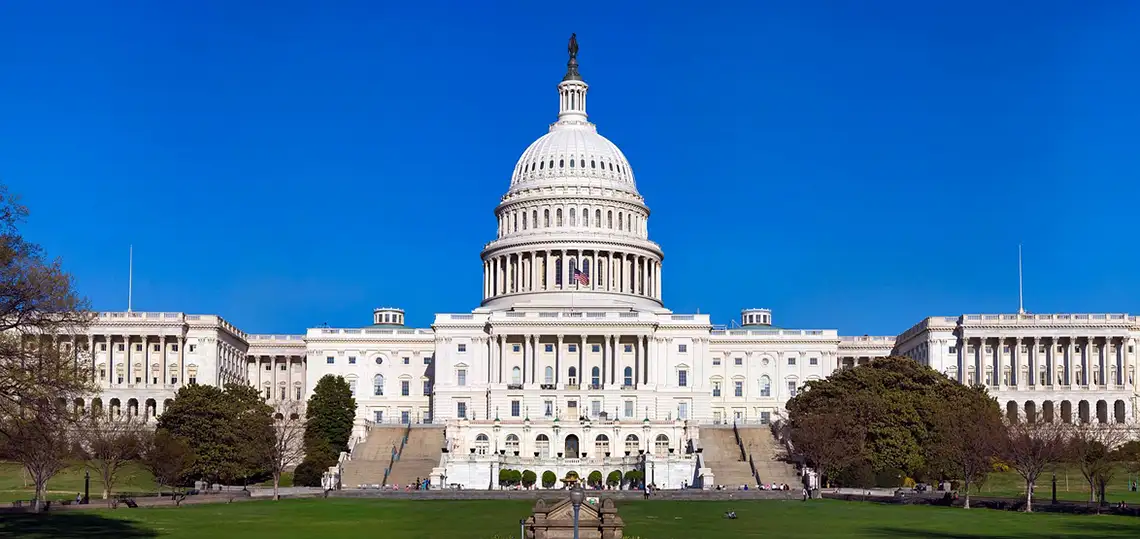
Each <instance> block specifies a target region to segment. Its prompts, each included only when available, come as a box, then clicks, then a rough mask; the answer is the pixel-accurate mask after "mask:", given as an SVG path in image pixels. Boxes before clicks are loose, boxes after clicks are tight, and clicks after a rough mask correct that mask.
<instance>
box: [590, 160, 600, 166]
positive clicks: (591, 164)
mask: <svg viewBox="0 0 1140 539" xmlns="http://www.w3.org/2000/svg"><path fill="white" fill-rule="evenodd" d="M590 168H598V167H596V166H594V160H593V159H591V160H590Z"/></svg>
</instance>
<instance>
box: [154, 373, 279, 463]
mask: <svg viewBox="0 0 1140 539" xmlns="http://www.w3.org/2000/svg"><path fill="white" fill-rule="evenodd" d="M271 413H272V408H271V407H269V405H267V404H265V403H264V402H262V401H261V396H260V395H259V394H258V393H257V391H256V390H254V389H253V388H251V387H249V386H244V385H228V386H226V388H225V389H224V390H223V389H219V388H217V387H213V386H204V385H196V384H194V385H187V386H183V387H182V388H180V389H179V390H178V393H177V394H176V395H175V397H174V401H173V402H172V403H171V404H170V406H168V407H167V408H166V410H165V411H164V412H163V414H162V416H161V417H160V418H159V419H158V428H160V429H163V430H166V431H168V432H169V433H170V434H172V435H174V436H178V437H180V438H182V439H183V440H185V441H186V443H187V444H188V445H189V446H190V449H191V451H193V453H194V457H195V458H194V460H193V462H192V464H191V465H190V468H189V469H188V470H187V471H186V473H187V474H188V475H189V476H191V477H193V478H195V479H197V478H203V479H206V480H208V481H211V482H219V481H220V482H234V481H241V480H245V479H247V478H249V477H252V476H256V475H258V474H263V473H266V472H267V468H266V467H265V465H264V463H265V459H264V457H263V455H265V454H266V451H267V445H269V444H271V443H272V440H273V425H272V420H273V419H272V415H271Z"/></svg>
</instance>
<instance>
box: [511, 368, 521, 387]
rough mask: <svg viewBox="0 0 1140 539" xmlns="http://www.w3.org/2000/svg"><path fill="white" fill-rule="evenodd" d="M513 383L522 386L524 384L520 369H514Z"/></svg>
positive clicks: (512, 374) (512, 372)
mask: <svg viewBox="0 0 1140 539" xmlns="http://www.w3.org/2000/svg"><path fill="white" fill-rule="evenodd" d="M511 383H512V384H521V383H522V369H520V368H518V367H514V368H512V369H511Z"/></svg>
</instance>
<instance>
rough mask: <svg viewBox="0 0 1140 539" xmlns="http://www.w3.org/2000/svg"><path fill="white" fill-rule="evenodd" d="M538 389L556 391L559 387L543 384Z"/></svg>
mask: <svg viewBox="0 0 1140 539" xmlns="http://www.w3.org/2000/svg"><path fill="white" fill-rule="evenodd" d="M538 387H540V388H542V389H555V388H556V387H558V386H557V385H555V384H541V385H539V386H538Z"/></svg>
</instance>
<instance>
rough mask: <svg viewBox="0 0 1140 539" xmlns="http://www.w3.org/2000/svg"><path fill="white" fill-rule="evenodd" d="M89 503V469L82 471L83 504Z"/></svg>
mask: <svg viewBox="0 0 1140 539" xmlns="http://www.w3.org/2000/svg"><path fill="white" fill-rule="evenodd" d="M89 503H91V470H86V471H84V472H83V504H84V505H86V504H89Z"/></svg>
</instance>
